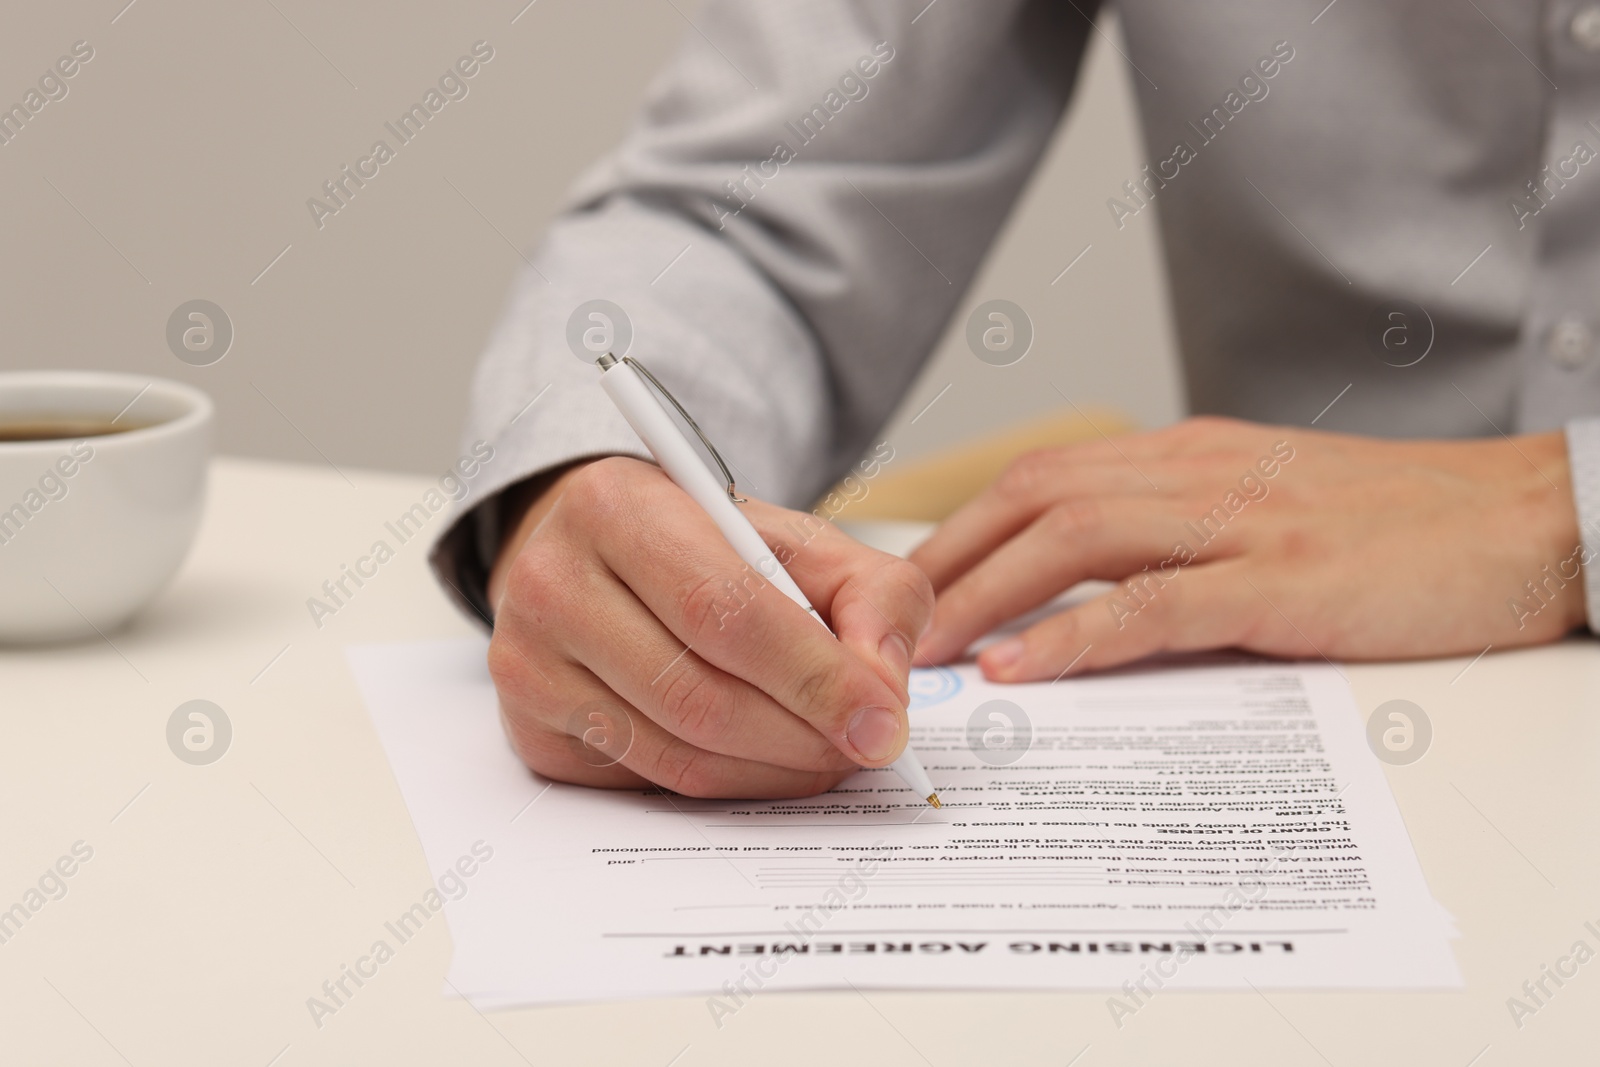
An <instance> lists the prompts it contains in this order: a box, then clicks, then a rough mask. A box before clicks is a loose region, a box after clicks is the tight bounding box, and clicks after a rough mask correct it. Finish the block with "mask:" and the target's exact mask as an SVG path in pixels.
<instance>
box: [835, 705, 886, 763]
mask: <svg viewBox="0 0 1600 1067" xmlns="http://www.w3.org/2000/svg"><path fill="white" fill-rule="evenodd" d="M845 733H846V735H847V736H848V737H849V738H850V745H851V747H852V748H854V749H855V750H856V751H857V752H859V753H860V754H861V757H862V758H863V759H869V760H872V761H873V762H877V761H878V760H881V759H884V758H885V757H887V756H890V755H893V754H894V745H895V742H896V741H898V740H900V716H898V715H896V714H895V713H894V712H892V711H890V710H889V709H888V708H862V709H861V710H860V711H858V712H856V715H855V718H853V719H851V720H850V726H849V728H848V729H847V730H846V731H845Z"/></svg>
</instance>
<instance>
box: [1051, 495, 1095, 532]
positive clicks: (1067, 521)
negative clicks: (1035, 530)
mask: <svg viewBox="0 0 1600 1067" xmlns="http://www.w3.org/2000/svg"><path fill="white" fill-rule="evenodd" d="M1042 521H1043V523H1044V532H1045V534H1046V536H1048V537H1049V538H1050V539H1051V540H1053V541H1076V540H1080V539H1082V538H1083V536H1084V535H1085V534H1089V533H1093V532H1095V531H1097V530H1099V529H1100V528H1101V527H1102V526H1104V525H1105V510H1104V508H1102V507H1101V505H1100V504H1099V502H1098V501H1095V500H1087V499H1085V500H1070V501H1067V502H1065V503H1061V504H1057V505H1055V506H1054V507H1052V508H1051V509H1050V510H1048V511H1046V512H1045V513H1044V518H1043V520H1042Z"/></svg>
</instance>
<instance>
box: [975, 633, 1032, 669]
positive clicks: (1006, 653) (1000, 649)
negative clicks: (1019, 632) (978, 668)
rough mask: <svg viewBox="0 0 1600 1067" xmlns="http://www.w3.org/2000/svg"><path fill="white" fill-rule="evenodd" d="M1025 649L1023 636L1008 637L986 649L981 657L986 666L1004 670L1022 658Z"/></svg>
mask: <svg viewBox="0 0 1600 1067" xmlns="http://www.w3.org/2000/svg"><path fill="white" fill-rule="evenodd" d="M1023 650H1024V649H1023V643H1022V638H1020V637H1008V638H1006V639H1005V640H1004V641H1001V642H1000V643H999V644H998V645H993V646H991V647H989V648H986V649H984V650H983V654H982V656H981V657H980V658H981V659H982V660H983V663H984V666H986V667H990V668H992V669H994V670H1002V671H1003V670H1006V669H1007V668H1009V667H1013V666H1015V665H1016V663H1017V661H1018V660H1020V659H1021V658H1022V653H1023Z"/></svg>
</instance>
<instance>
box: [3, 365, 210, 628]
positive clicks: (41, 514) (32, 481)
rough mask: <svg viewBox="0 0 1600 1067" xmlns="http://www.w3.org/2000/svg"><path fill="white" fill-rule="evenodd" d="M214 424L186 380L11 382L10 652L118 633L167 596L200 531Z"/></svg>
mask: <svg viewBox="0 0 1600 1067" xmlns="http://www.w3.org/2000/svg"><path fill="white" fill-rule="evenodd" d="M211 418H212V406H211V400H210V398H209V397H207V396H206V395H205V394H204V393H202V392H201V391H200V390H198V389H195V388H192V387H191V386H187V385H183V384H181V383H179V382H170V381H163V380H161V379H151V378H147V377H142V376H136V375H128V374H104V373H99V372H94V371H18V372H11V373H0V642H4V643H29V642H43V641H65V640H72V639H78V638H84V637H93V636H94V635H95V634H97V633H98V634H101V635H105V634H108V633H110V632H111V631H112V630H114V629H116V628H117V627H118V626H120V625H121V624H122V623H124V622H126V621H127V620H128V619H129V618H130V617H132V615H133V614H134V613H135V612H137V611H138V610H139V608H140V607H142V606H143V605H145V604H146V603H148V602H149V601H150V599H151V598H152V597H154V596H155V594H156V593H157V592H159V591H160V590H161V588H162V587H163V586H164V585H166V584H167V582H168V580H170V579H171V578H172V575H173V574H174V573H175V572H176V571H177V569H178V566H179V565H180V564H181V563H182V562H183V559H184V557H185V556H186V555H187V554H188V552H189V547H190V545H191V544H192V543H193V541H194V535H195V530H196V529H197V528H198V526H199V524H200V512H201V508H202V506H203V505H204V503H205V490H206V462H207V459H208V457H209V453H210V447H211ZM73 424H77V426H74V425H73ZM19 427H42V428H44V430H45V431H46V432H51V433H53V432H57V431H61V430H65V431H66V432H68V433H71V434H74V435H71V436H66V437H61V438H57V439H46V438H42V437H41V439H35V440H14V439H10V438H12V437H14V436H15V435H16V434H17V432H18V428H19ZM85 427H105V428H108V429H109V430H110V431H111V432H104V433H99V434H93V435H90V434H88V433H86V432H85ZM123 427H131V428H130V429H123Z"/></svg>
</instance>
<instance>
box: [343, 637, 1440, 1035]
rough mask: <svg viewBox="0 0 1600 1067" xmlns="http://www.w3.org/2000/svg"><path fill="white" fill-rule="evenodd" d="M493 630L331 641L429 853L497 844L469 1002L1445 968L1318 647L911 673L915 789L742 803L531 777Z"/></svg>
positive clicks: (1370, 764)
mask: <svg viewBox="0 0 1600 1067" xmlns="http://www.w3.org/2000/svg"><path fill="white" fill-rule="evenodd" d="M484 650H485V646H484V643H483V642H482V641H479V640H474V639H468V640H459V641H447V642H427V643H418V644H408V645H374V646H360V647H356V648H352V649H351V650H350V662H351V664H352V667H353V670H354V671H355V674H356V677H357V680H358V682H359V684H360V687H361V690H362V692H363V694H364V696H365V699H366V702H367V706H368V708H369V710H370V712H371V714H372V717H373V721H374V722H375V724H376V726H377V729H378V732H379V735H380V736H381V738H382V740H383V744H384V746H385V748H386V749H387V752H388V755H389V758H390V761H391V763H392V765H393V767H394V770H395V775H396V777H397V779H398V781H399V784H400V789H401V791H402V793H403V794H404V796H405V800H406V804H407V806H408V807H409V809H410V811H411V815H412V818H413V820H414V821H415V823H416V826H417V830H418V833H419V835H420V836H421V839H422V845H423V849H424V851H425V853H426V854H427V858H428V860H429V864H430V867H431V869H433V870H434V871H436V872H440V871H444V870H446V869H449V868H451V866H452V864H456V863H457V862H458V858H459V857H461V856H463V855H466V854H468V853H469V852H471V851H472V850H473V846H474V845H475V844H477V853H478V854H479V855H481V854H482V852H483V851H485V850H492V859H489V860H487V861H484V862H482V863H481V864H477V863H474V864H473V866H474V868H475V869H474V872H473V875H472V877H471V878H470V879H461V878H456V879H449V880H448V881H449V883H450V884H449V889H450V890H452V891H455V890H457V889H458V887H459V892H460V894H461V895H460V898H459V899H456V900H451V901H450V902H449V903H448V904H447V906H446V912H447V915H448V921H449V925H450V930H451V933H452V936H453V938H454V941H455V955H454V958H453V960H452V964H451V968H450V975H449V979H450V984H451V985H452V986H453V987H454V988H455V989H457V990H459V991H461V992H462V993H463V994H464V995H466V996H468V997H470V998H471V999H472V1000H473V1001H474V1003H476V1004H478V1005H479V1006H481V1007H489V1006H508V1005H514V1004H527V1003H548V1002H555V1001H574V1000H594V999H611V998H622V997H638V996H655V995H686V994H703V995H706V996H708V997H711V998H713V999H712V1000H710V1001H708V1003H710V1004H712V1006H713V1008H715V1007H716V1005H717V1004H719V1003H721V1004H726V1005H730V1006H733V1007H736V1005H737V1004H738V1003H741V1002H742V999H743V998H744V997H745V996H747V995H749V994H750V993H752V992H753V991H755V990H757V989H798V988H830V987H832V988H843V987H845V986H846V984H847V983H848V984H853V985H854V986H856V987H857V988H863V989H870V988H897V989H936V988H937V989H946V988H987V989H994V988H1012V989H1024V988H1026V989H1089V988H1095V989H1112V990H1128V989H1130V988H1131V989H1132V990H1134V991H1135V992H1134V993H1132V994H1127V993H1125V994H1124V995H1125V996H1128V998H1129V999H1128V1003H1129V1004H1130V1005H1137V1004H1138V1003H1142V1001H1141V1000H1139V999H1137V998H1138V997H1141V996H1142V995H1143V994H1140V993H1138V992H1137V991H1139V990H1143V991H1145V993H1153V992H1154V991H1155V990H1158V989H1167V988H1208V989H1217V988H1248V985H1247V983H1248V984H1253V985H1254V986H1255V987H1257V988H1259V989H1268V988H1279V989H1283V988H1388V989H1396V988H1408V989H1418V988H1446V987H1455V986H1459V985H1460V984H1461V980H1460V976H1459V973H1458V971H1457V969H1456V965H1455V961H1454V958H1453V956H1452V953H1451V951H1450V946H1449V939H1450V938H1451V937H1453V936H1454V931H1453V929H1452V927H1451V924H1450V922H1449V920H1448V916H1447V915H1445V913H1444V912H1443V910H1442V909H1441V908H1439V907H1438V906H1437V905H1435V903H1434V901H1433V900H1432V898H1431V896H1430V895H1429V893H1428V890H1427V887H1426V885H1425V884H1424V881H1423V877H1422V872H1421V869H1420V867H1419V866H1418V863H1417V859H1416V855H1415V853H1414V852H1413V850H1412V847H1411V844H1410V841H1409V838H1408V836H1407V834H1406V830H1405V826H1404V824H1403V822H1402V821H1401V818H1400V814H1399V811H1398V809H1397V808H1396V806H1395V803H1394V799H1393V797H1392V795H1391V794H1390V792H1389V788H1388V784H1387V782H1386V781H1385V780H1384V777H1383V773H1382V770H1381V768H1380V766H1379V764H1378V762H1377V760H1376V759H1375V758H1374V757H1373V755H1372V754H1371V752H1369V751H1368V750H1367V748H1366V745H1365V740H1364V735H1363V731H1362V727H1361V721H1360V718H1359V714H1358V711H1357V709H1356V707H1355V703H1354V700H1353V699H1352V697H1351V694H1350V691H1349V688H1348V686H1347V684H1346V683H1345V681H1344V680H1343V679H1342V678H1341V677H1340V675H1339V673H1338V672H1337V671H1336V670H1335V669H1334V668H1332V667H1329V666H1304V665H1287V664H1278V663H1262V662H1241V661H1233V662H1215V663H1178V664H1169V665H1165V666H1157V667H1147V668H1142V669H1140V670H1136V671H1124V672H1115V673H1111V674H1102V675H1094V676H1088V677H1083V678H1073V679H1066V680H1062V681H1060V682H1057V683H1054V684H1039V685H1021V686H1016V685H1013V686H998V685H991V684H989V683H987V682H985V681H984V680H983V679H982V677H981V675H979V674H978V672H977V671H976V669H975V668H972V667H958V668H955V669H950V670H945V669H941V670H938V671H927V672H917V673H916V676H915V678H914V683H913V690H914V699H913V705H912V725H913V731H912V743H913V744H914V745H915V746H916V748H917V751H918V752H919V754H920V755H921V756H922V759H923V762H924V764H925V765H926V767H927V768H928V771H929V773H930V774H931V775H932V776H933V779H934V784H935V786H936V788H938V790H939V793H940V796H941V797H942V799H943V800H944V802H945V807H944V808H943V809H942V810H939V811H935V810H933V809H931V808H929V807H927V806H926V805H925V804H923V803H922V802H921V801H920V800H919V799H918V798H916V797H914V796H913V795H912V794H911V793H910V791H909V790H907V789H905V788H904V787H903V786H902V785H901V784H900V782H899V780H898V779H897V778H895V777H894V776H893V775H892V774H891V773H890V772H888V771H863V772H862V773H860V774H857V775H854V776H852V777H851V778H850V779H849V780H847V781H846V782H845V783H844V784H843V785H842V786H841V787H840V789H839V790H838V791H836V792H835V793H830V794H827V795H825V796H821V797H815V798H812V799H809V800H794V801H781V802H754V803H753V802H745V801H706V800H693V799H689V798H686V797H681V796H677V795H672V794H667V793H660V792H656V793H645V792H608V791H599V790H591V789H585V788H581V787H574V786H567V785H562V784H554V783H551V782H548V781H545V780H543V779H540V778H539V777H538V776H536V775H534V774H532V773H531V772H529V771H528V770H527V769H526V768H524V767H523V766H522V764H521V763H520V761H519V760H518V759H517V758H516V756H515V755H514V754H513V753H512V752H511V750H510V748H509V746H508V745H507V743H506V741H505V740H504V737H503V735H502V732H501V727H500V723H499V719H498V712H497V705H496V701H495V696H494V690H493V686H492V684H491V682H490V680H489V677H488V675H487V672H486V670H485V669H484V666H483V662H484ZM996 701H1000V702H1004V703H994V702H996ZM441 893H442V894H443V895H444V896H446V897H447V898H448V897H450V896H452V895H454V892H445V891H444V888H443V887H442V888H441ZM1129 983H1131V986H1130V985H1129ZM730 1010H731V1009H730Z"/></svg>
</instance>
